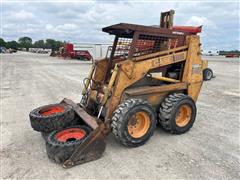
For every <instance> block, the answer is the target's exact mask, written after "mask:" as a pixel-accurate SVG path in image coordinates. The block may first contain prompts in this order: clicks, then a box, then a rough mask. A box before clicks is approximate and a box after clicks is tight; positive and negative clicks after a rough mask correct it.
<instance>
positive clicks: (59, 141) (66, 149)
mask: <svg viewBox="0 0 240 180" xmlns="http://www.w3.org/2000/svg"><path fill="white" fill-rule="evenodd" d="M79 130H80V131H82V133H83V132H84V136H83V137H81V138H80V136H77V137H79V138H80V139H77V137H74V135H72V136H71V133H74V131H75V133H76V131H79ZM90 131H91V129H90V128H88V127H86V126H71V127H68V128H65V129H63V130H57V131H53V132H52V133H51V134H50V135H49V136H48V138H47V140H46V151H47V155H48V157H49V159H51V160H52V161H54V162H56V163H63V162H64V161H66V160H67V159H68V158H70V156H71V155H72V154H73V152H74V151H75V149H76V147H78V146H79V145H80V144H82V143H83V141H84V140H85V139H86V138H87V136H88V135H89V133H90ZM61 133H62V135H61ZM63 133H66V134H68V135H67V136H68V137H67V136H66V135H65V136H64V134H63Z"/></svg>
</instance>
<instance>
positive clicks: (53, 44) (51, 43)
mask: <svg viewBox="0 0 240 180" xmlns="http://www.w3.org/2000/svg"><path fill="white" fill-rule="evenodd" d="M61 46H63V42H61V41H56V40H54V39H46V43H45V47H46V48H48V49H52V50H53V51H57V50H58V49H59V48H60V47H61Z"/></svg>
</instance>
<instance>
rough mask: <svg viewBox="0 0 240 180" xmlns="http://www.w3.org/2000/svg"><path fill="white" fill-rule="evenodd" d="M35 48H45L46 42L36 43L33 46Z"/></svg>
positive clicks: (39, 41)
mask: <svg viewBox="0 0 240 180" xmlns="http://www.w3.org/2000/svg"><path fill="white" fill-rule="evenodd" d="M33 47H35V48H45V43H44V40H38V41H35V42H34V44H33Z"/></svg>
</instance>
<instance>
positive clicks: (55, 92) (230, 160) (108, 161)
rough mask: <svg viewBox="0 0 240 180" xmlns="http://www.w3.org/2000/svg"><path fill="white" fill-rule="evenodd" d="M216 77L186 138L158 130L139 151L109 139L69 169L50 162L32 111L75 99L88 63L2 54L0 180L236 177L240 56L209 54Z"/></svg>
mask: <svg viewBox="0 0 240 180" xmlns="http://www.w3.org/2000/svg"><path fill="white" fill-rule="evenodd" d="M208 59H209V60H210V62H209V65H210V67H211V68H212V69H213V70H214V73H215V75H216V78H215V79H212V80H211V81H209V82H204V84H203V88H202V91H201V95H200V97H199V100H198V102H197V107H198V115H197V118H196V122H195V124H194V127H193V128H192V129H191V131H189V132H188V133H186V134H184V135H171V134H168V133H166V132H164V131H163V130H162V129H160V128H157V130H156V131H155V134H154V136H153V137H152V139H151V140H150V141H149V142H148V143H147V144H146V145H145V146H142V147H139V148H131V149H129V148H125V147H123V146H122V145H120V144H118V143H117V142H115V140H114V138H113V136H111V135H110V136H109V137H108V139H107V149H106V152H105V153H104V155H103V157H102V158H101V159H100V160H97V161H93V162H90V163H87V164H84V165H81V166H76V167H74V168H71V169H63V168H62V167H61V166H59V165H57V164H54V163H53V162H51V161H49V159H48V158H47V156H46V150H45V142H44V140H43V139H42V137H41V135H40V134H39V133H38V132H35V131H33V130H32V128H31V126H30V123H29V119H28V114H29V112H30V111H31V110H32V109H33V108H35V107H37V106H41V105H45V104H48V103H55V102H59V101H60V100H62V99H63V98H64V97H68V98H71V99H73V100H74V101H76V102H78V101H79V100H80V92H81V89H82V87H83V86H82V79H83V78H84V77H85V76H87V74H88V69H89V68H90V63H88V62H79V61H66V60H59V59H58V58H52V57H49V56H47V55H37V54H28V53H17V54H4V55H2V56H1V66H2V69H1V77H2V83H1V90H2V91H1V92H2V93H1V102H2V103H1V115H2V116H1V127H2V129H1V130H2V131H1V138H2V139H1V140H2V141H1V144H2V148H1V178H4V179H5V178H19V179H36V178H37V179H72V178H74V179H76V178H78V179H80V178H81V179H86V178H91V179H105V178H108V179H116V178H117V179H119V178H124V179H125V178H130V179H135V178H144V179H150V178H155V179H156V178H167V179H176V178H183V179H187V178H191V179H192V178H193V179H219V178H221V179H239V178H240V173H239V170H240V148H239V143H240V141H239V137H240V136H239V98H240V92H239V74H240V71H239V60H238V59H225V58H223V57H210V58H208Z"/></svg>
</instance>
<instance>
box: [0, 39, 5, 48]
mask: <svg viewBox="0 0 240 180" xmlns="http://www.w3.org/2000/svg"><path fill="white" fill-rule="evenodd" d="M0 46H1V47H5V46H6V42H5V41H4V40H3V38H0Z"/></svg>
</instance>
